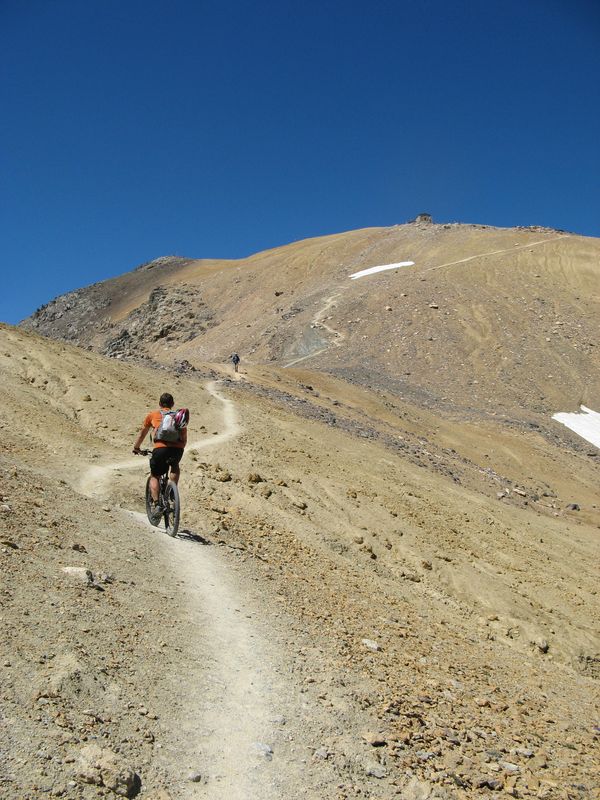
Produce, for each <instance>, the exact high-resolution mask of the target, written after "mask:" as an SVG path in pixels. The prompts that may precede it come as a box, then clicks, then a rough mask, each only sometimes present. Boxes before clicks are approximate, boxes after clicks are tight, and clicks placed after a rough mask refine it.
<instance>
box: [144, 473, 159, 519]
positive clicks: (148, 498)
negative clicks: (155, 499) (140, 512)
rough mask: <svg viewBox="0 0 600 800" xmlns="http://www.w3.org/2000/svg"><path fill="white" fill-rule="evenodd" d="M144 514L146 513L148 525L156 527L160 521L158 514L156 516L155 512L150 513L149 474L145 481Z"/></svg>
mask: <svg viewBox="0 0 600 800" xmlns="http://www.w3.org/2000/svg"><path fill="white" fill-rule="evenodd" d="M146 514H147V515H148V522H149V523H150V525H154V527H156V526H157V525H158V523H159V522H160V516H159V517H157V516H156V515H155V514H153V513H152V495H151V494H150V475H148V480H147V481H146Z"/></svg>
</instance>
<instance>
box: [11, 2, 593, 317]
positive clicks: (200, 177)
mask: <svg viewBox="0 0 600 800" xmlns="http://www.w3.org/2000/svg"><path fill="white" fill-rule="evenodd" d="M599 43H600V4H599V3H598V1H597V0H526V2H523V0H486V1H485V2H484V0H452V1H450V0H418V2H407V1H405V0H395V2H388V0H381V2H377V0H371V2H352V0H345V1H344V2H341V0H340V1H339V2H338V0H330V1H328V0H319V1H318V2H317V0H305V2H303V3H290V2H286V0H278V1H277V2H276V1H275V0H273V2H265V1H263V0H255V2H241V1H240V0H231V1H230V2H223V1H222V2H211V3H208V2H201V1H200V0H198V1H197V2H191V0H190V1H188V0H179V1H178V0H172V1H171V2H167V1H166V0H161V1H159V0H125V1H124V0H85V2H80V0H53V1H52V2H49V1H48V0H0V108H1V109H2V114H1V118H0V170H1V175H2V179H1V183H0V233H1V236H2V251H3V252H2V256H3V268H2V274H3V280H2V285H3V289H4V291H3V292H2V293H0V320H2V321H5V322H10V323H15V322H17V321H18V320H20V319H22V318H23V317H24V316H26V315H28V314H29V313H31V312H32V311H33V310H34V309H35V308H36V307H37V306H39V305H41V304H42V303H44V302H47V301H48V300H50V299H51V298H52V297H54V296H56V295H57V294H60V293H62V292H65V291H68V290H69V289H73V288H76V287H78V286H83V285H86V284H89V283H92V282H94V281H98V280H102V279H104V278H107V277H111V276H114V275H118V274H120V273H122V272H126V271H128V270H129V269H132V268H133V267H134V266H136V265H137V264H140V263H142V262H144V261H147V260H149V259H152V258H155V257H157V256H160V255H166V254H178V255H185V256H192V257H197V258H201V257H216V258H237V257H243V256H246V255H249V254H250V253H253V252H256V251H259V250H262V249H265V248H268V247H273V246H276V245H279V244H284V243H286V242H289V241H293V240H296V239H303V238H306V237H309V236H315V235H320V234H326V233H334V232H337V231H341V230H348V229H352V228H361V227H366V226H371V225H392V224H396V223H399V222H405V221H406V220H408V219H410V218H412V217H414V216H415V215H416V214H417V213H419V212H421V211H429V212H430V213H432V214H433V216H434V218H435V219H437V220H439V221H444V222H445V221H461V222H481V223H488V224H492V225H501V226H511V225H530V224H539V225H547V226H552V227H557V228H564V229H567V230H572V231H576V232H579V233H583V234H586V235H591V236H600V194H599V192H598V187H599V186H600V46H599Z"/></svg>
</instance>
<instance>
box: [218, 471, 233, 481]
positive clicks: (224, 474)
mask: <svg viewBox="0 0 600 800" xmlns="http://www.w3.org/2000/svg"><path fill="white" fill-rule="evenodd" d="M215 478H216V479H217V480H218V481H220V482H221V483H227V482H228V481H230V480H231V472H229V470H228V469H222V470H219V472H217V474H216V475H215Z"/></svg>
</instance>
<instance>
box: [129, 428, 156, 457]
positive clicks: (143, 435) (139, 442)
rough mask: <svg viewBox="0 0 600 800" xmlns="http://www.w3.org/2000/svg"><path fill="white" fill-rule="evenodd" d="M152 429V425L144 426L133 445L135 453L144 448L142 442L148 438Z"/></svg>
mask: <svg viewBox="0 0 600 800" xmlns="http://www.w3.org/2000/svg"><path fill="white" fill-rule="evenodd" d="M151 427H152V425H144V427H143V428H142V430H141V431H140V432H139V433H138V436H137V439H136V440H135V444H134V445H133V452H134V453H135V451H136V450H139V449H140V447H141V446H142V442H143V441H144V439H145V438H146V435H147V434H148V431H149V430H150V428H151Z"/></svg>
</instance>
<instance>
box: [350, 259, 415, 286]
mask: <svg viewBox="0 0 600 800" xmlns="http://www.w3.org/2000/svg"><path fill="white" fill-rule="evenodd" d="M414 263H415V262H414V261H400V262H399V263H398V264H383V265H382V266H380V267H369V269H361V271H360V272H353V273H352V275H350V276H349V277H350V278H351V279H352V280H353V281H355V280H356V279H357V278H362V277H363V276H364V275H374V274H375V273H376V272H384V270H386V269H398V267H412V266H414Z"/></svg>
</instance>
